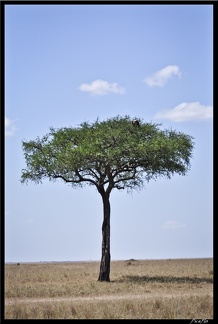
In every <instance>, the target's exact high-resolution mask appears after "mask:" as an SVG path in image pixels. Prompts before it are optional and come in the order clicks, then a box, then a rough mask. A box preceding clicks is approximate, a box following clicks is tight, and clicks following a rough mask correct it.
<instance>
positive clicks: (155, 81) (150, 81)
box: [143, 65, 181, 87]
mask: <svg viewBox="0 0 218 324" xmlns="http://www.w3.org/2000/svg"><path fill="white" fill-rule="evenodd" d="M174 75H176V76H178V77H180V76H181V72H180V70H179V67H178V66H177V65H167V66H166V67H164V68H163V69H161V70H159V71H157V72H155V73H154V74H152V75H151V76H149V77H146V78H145V79H144V80H143V81H144V82H145V83H146V84H147V85H148V86H149V87H164V86H165V84H166V83H167V81H168V80H169V79H172V77H173V76H174Z"/></svg>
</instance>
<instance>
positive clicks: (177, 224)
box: [163, 221, 186, 229]
mask: <svg viewBox="0 0 218 324" xmlns="http://www.w3.org/2000/svg"><path fill="white" fill-rule="evenodd" d="M183 227H186V224H185V223H181V222H178V221H167V222H166V223H165V224H164V225H163V228H164V229H178V228H183Z"/></svg>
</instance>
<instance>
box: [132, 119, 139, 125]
mask: <svg viewBox="0 0 218 324" xmlns="http://www.w3.org/2000/svg"><path fill="white" fill-rule="evenodd" d="M132 124H133V126H134V127H139V126H140V125H139V121H138V119H133V121H132Z"/></svg>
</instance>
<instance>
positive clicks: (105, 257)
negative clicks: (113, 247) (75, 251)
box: [98, 193, 111, 281]
mask: <svg viewBox="0 0 218 324" xmlns="http://www.w3.org/2000/svg"><path fill="white" fill-rule="evenodd" d="M102 200H103V210H104V220H103V224H102V255H101V265H100V273H99V277H98V281H110V260H111V256H110V201H109V195H108V194H106V193H104V194H102Z"/></svg>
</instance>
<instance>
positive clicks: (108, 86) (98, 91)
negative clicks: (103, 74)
mask: <svg viewBox="0 0 218 324" xmlns="http://www.w3.org/2000/svg"><path fill="white" fill-rule="evenodd" d="M79 90H81V91H84V92H89V93H90V94H91V95H95V96H104V95H107V94H108V93H110V92H111V93H116V94H123V93H125V88H123V87H120V86H119V85H118V84H117V83H116V82H115V83H108V82H107V81H104V80H100V79H98V80H95V81H92V82H91V83H83V84H81V86H80V87H79Z"/></svg>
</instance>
